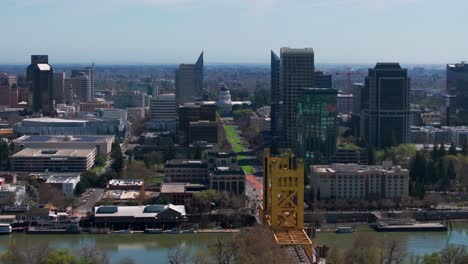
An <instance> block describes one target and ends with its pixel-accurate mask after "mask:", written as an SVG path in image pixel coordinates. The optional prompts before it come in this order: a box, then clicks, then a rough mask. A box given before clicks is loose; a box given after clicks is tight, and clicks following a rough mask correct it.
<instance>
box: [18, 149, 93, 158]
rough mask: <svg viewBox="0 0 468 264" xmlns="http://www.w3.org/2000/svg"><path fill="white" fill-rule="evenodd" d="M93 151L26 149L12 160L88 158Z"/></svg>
mask: <svg viewBox="0 0 468 264" xmlns="http://www.w3.org/2000/svg"><path fill="white" fill-rule="evenodd" d="M95 151H96V150H95V149H65V148H64V149H33V148H26V149H23V150H21V151H20V152H18V153H16V154H14V155H13V156H12V157H14V158H22V157H42V158H48V157H51V158H53V157H88V156H89V155H90V154H91V153H93V152H95Z"/></svg>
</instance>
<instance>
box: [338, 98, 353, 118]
mask: <svg viewBox="0 0 468 264" xmlns="http://www.w3.org/2000/svg"><path fill="white" fill-rule="evenodd" d="M353 103H354V96H353V95H352V94H343V93H338V96H337V98H336V110H337V112H338V114H345V115H347V114H350V113H353V111H354V106H353Z"/></svg>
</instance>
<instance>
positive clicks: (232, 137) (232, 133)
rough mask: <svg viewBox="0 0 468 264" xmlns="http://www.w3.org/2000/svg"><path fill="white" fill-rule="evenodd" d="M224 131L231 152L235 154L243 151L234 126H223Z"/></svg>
mask: <svg viewBox="0 0 468 264" xmlns="http://www.w3.org/2000/svg"><path fill="white" fill-rule="evenodd" d="M224 131H226V137H227V139H228V141H229V143H231V145H232V148H233V150H234V151H235V152H242V151H244V147H242V145H241V143H240V138H239V135H238V134H237V131H236V128H235V127H234V126H224ZM239 158H240V157H239Z"/></svg>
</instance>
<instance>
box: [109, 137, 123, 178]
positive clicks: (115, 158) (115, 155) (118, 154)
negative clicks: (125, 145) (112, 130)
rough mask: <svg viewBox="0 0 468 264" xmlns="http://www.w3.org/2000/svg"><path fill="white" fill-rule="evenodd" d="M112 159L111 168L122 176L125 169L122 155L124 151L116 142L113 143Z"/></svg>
mask: <svg viewBox="0 0 468 264" xmlns="http://www.w3.org/2000/svg"><path fill="white" fill-rule="evenodd" d="M111 158H112V164H111V168H112V169H113V170H114V171H115V172H117V173H118V174H120V173H121V172H122V170H123V167H124V159H123V155H122V149H121V148H120V145H119V144H118V143H116V142H114V143H112V150H111Z"/></svg>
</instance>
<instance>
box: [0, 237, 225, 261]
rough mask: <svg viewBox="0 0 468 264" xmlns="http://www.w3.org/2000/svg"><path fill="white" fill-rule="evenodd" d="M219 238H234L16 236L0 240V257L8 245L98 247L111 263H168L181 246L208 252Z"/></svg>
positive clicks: (75, 248) (71, 248)
mask: <svg viewBox="0 0 468 264" xmlns="http://www.w3.org/2000/svg"><path fill="white" fill-rule="evenodd" d="M218 237H222V238H230V237H232V234H206V233H204V234H201V233H198V234H181V235H169V234H152V235H151V234H142V233H135V234H102V235H97V234H80V235H44V234H41V235H39V234H34V235H32V234H29V235H28V234H24V233H13V234H11V235H3V236H0V254H1V253H3V252H5V250H6V249H7V247H8V244H9V243H11V242H15V243H16V244H17V245H28V244H31V243H49V246H50V247H52V248H68V249H70V250H71V251H72V252H79V251H80V249H81V248H83V247H84V246H87V247H96V248H97V249H99V250H101V251H103V252H105V253H107V255H108V256H109V258H110V260H111V263H118V262H119V261H120V260H122V259H124V258H126V257H128V258H131V259H132V260H133V261H134V262H135V263H168V256H169V255H170V254H171V253H172V252H173V249H174V248H176V247H177V246H178V245H180V246H181V247H182V248H183V249H184V250H187V251H188V252H193V253H195V252H197V251H203V250H207V246H208V245H210V244H213V243H215V242H216V241H217V239H218Z"/></svg>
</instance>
